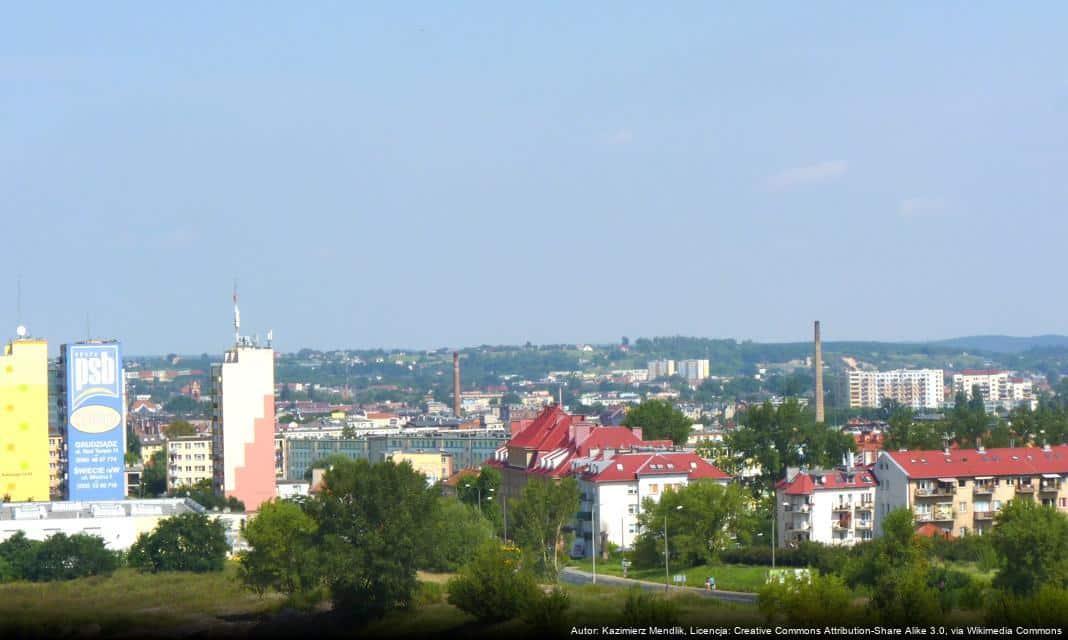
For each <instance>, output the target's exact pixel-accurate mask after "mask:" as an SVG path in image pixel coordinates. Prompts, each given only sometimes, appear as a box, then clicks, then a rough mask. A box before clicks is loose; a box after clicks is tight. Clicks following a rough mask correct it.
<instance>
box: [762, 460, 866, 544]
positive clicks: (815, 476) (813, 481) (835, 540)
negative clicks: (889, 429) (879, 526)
mask: <svg viewBox="0 0 1068 640" xmlns="http://www.w3.org/2000/svg"><path fill="white" fill-rule="evenodd" d="M876 486H877V484H876V481H875V476H874V475H872V473H871V472H870V471H868V470H866V469H863V468H856V467H849V466H846V467H842V468H840V469H834V470H826V471H824V470H812V471H807V472H806V471H796V470H792V471H790V472H788V473H787V475H786V478H785V479H783V480H781V481H779V483H778V484H777V485H776V486H775V512H776V513H775V526H776V529H777V531H776V535H777V537H776V541H777V544H778V546H780V547H787V546H796V545H797V544H799V543H801V542H805V541H807V540H811V541H812V542H821V543H823V544H831V545H846V546H849V545H853V544H856V543H858V542H864V541H867V540H871V539H872V538H873V537H874V535H875V488H876Z"/></svg>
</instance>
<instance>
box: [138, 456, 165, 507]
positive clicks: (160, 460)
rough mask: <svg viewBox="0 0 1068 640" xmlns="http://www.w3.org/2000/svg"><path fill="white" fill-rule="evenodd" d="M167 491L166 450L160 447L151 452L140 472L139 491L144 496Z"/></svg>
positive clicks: (161, 493)
mask: <svg viewBox="0 0 1068 640" xmlns="http://www.w3.org/2000/svg"><path fill="white" fill-rule="evenodd" d="M166 491H167V451H166V450H165V449H160V450H159V451H157V452H155V453H153V454H152V458H150V459H149V460H148V462H147V463H146V464H145V470H144V471H142V472H141V493H142V494H143V495H145V496H149V497H155V496H161V495H163V494H164V493H166Z"/></svg>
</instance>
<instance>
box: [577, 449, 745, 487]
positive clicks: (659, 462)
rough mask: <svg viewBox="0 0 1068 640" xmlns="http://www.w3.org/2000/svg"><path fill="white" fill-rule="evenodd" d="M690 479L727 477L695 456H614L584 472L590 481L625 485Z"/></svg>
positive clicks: (633, 454) (686, 453)
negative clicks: (657, 477)
mask: <svg viewBox="0 0 1068 640" xmlns="http://www.w3.org/2000/svg"><path fill="white" fill-rule="evenodd" d="M682 474H685V475H686V476H687V477H688V478H689V479H690V480H700V479H705V478H707V479H712V480H729V479H730V476H729V475H727V474H726V473H724V472H723V471H721V470H720V469H719V468H717V467H716V466H715V465H712V464H710V463H708V462H706V461H705V460H703V459H702V458H701V457H700V456H698V455H697V454H696V453H690V452H664V453H629V454H624V455H619V456H615V457H614V458H612V459H611V460H610V462H609V464H608V466H606V467H605V468H604V469H602V470H601V472H600V473H598V474H592V473H588V472H587V473H586V474H584V475H583V478H584V479H585V480H588V481H590V482H626V481H629V480H634V479H636V478H637V477H638V476H651V475H682Z"/></svg>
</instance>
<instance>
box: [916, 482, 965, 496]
mask: <svg viewBox="0 0 1068 640" xmlns="http://www.w3.org/2000/svg"><path fill="white" fill-rule="evenodd" d="M956 493H957V488H956V487H948V486H944V485H943V486H938V487H916V492H915V495H916V497H917V498H944V497H946V496H952V495H955V494H956Z"/></svg>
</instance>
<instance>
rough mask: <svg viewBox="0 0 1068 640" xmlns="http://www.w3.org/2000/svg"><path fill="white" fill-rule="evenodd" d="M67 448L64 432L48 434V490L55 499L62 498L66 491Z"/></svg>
mask: <svg viewBox="0 0 1068 640" xmlns="http://www.w3.org/2000/svg"><path fill="white" fill-rule="evenodd" d="M66 479H67V449H66V445H65V443H64V438H63V434H62V433H49V434H48V492H49V496H50V498H51V499H53V500H62V499H63V498H64V497H65V496H64V494H65V493H66V485H65V484H64V481H65V480H66Z"/></svg>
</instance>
